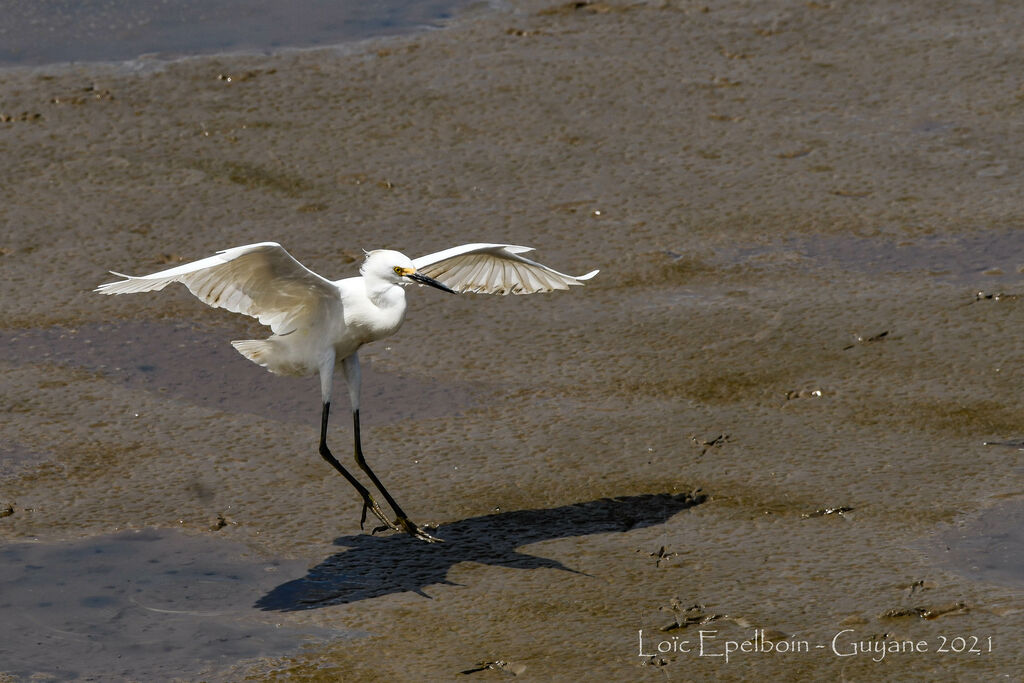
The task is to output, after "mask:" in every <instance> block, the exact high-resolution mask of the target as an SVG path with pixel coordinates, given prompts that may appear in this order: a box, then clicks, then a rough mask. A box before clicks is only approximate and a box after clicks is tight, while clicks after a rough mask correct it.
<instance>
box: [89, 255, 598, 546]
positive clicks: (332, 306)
mask: <svg viewBox="0 0 1024 683" xmlns="http://www.w3.org/2000/svg"><path fill="white" fill-rule="evenodd" d="M528 251H532V249H531V248H530V247H518V246H514V245H510V244H464V245H462V246H458V247H453V248H451V249H446V250H444V251H439V252H436V253H434V254H428V255H427V256H421V257H420V258H417V259H410V258H409V257H407V256H405V255H404V254H401V253H399V252H397V251H391V250H388V249H379V250H375V251H370V252H367V254H366V260H365V261H364V262H363V264H362V266H361V267H360V268H359V272H360V274H361V275H360V276H359V277H350V278H345V279H343V280H338V281H335V282H332V281H331V280H327V279H326V278H323V277H321V276H319V275H317V274H316V273H314V272H313V271H311V270H309V269H308V268H306V267H305V266H303V265H302V264H301V263H299V262H298V261H296V260H295V259H294V258H293V257H292V255H291V254H289V253H288V252H287V251H285V249H284V248H283V247H282V246H281V245H280V244H277V243H276V242H261V243H259V244H249V245H246V246H242V247H234V248H233V249H225V250H223V251H220V252H217V254H216V255H214V256H210V257H209V258H205V259H202V260H199V261H194V262H192V263H186V264H184V265H181V266H177V267H175V268H170V269H168V270H162V271H160V272H159V273H153V274H152V275H142V276H139V277H133V276H131V275H123V274H121V273H116V272H114V271H111V273H112V274H113V275H116V276H118V277H122V278H124V279H123V280H120V281H118V282H108V283H106V284H102V285H100V286H99V287H97V288H96V289H95V290H94V291H97V292H101V293H103V294H128V293H134V292H149V291H158V290H161V289H163V288H164V287H166V286H167V285H169V284H171V283H172V282H180V283H182V284H183V285H185V286H186V287H188V289H189V291H190V292H192V294H194V295H195V296H197V297H198V298H199V299H200V300H202V301H203V302H204V303H206V304H208V305H210V306H213V307H216V308H225V309H227V310H229V311H233V312H235V313H243V314H245V315H248V316H252V317H253V318H256V319H257V320H259V321H260V323H262V324H264V325H266V326H268V327H270V329H271V331H272V332H273V334H272V335H271V336H270V337H268V338H267V339H263V340H256V339H244V340H238V341H233V342H231V344H232V346H234V347H235V348H236V349H237V350H238V352H239V353H241V354H242V355H243V356H245V357H246V358H248V359H249V360H251V361H252V362H254V363H256V364H257V365H261V366H263V367H265V368H267V369H268V370H270V371H271V372H273V373H275V374H278V375H298V376H308V375H312V374H314V373H319V374H320V394H321V399H322V401H323V410H322V413H321V419H320V455H321V456H322V457H323V458H324V459H325V460H326V461H327V462H329V463H330V464H331V465H333V466H334V468H335V469H336V470H338V472H340V473H341V474H342V475H343V476H344V477H345V478H346V479H347V480H348V481H349V483H351V484H352V486H353V487H355V489H356V491H357V492H358V493H359V495H360V496H361V497H362V499H363V511H362V517H361V519H360V527H362V526H363V524H364V523H365V522H366V511H367V510H369V511H371V512H372V513H373V514H374V515H376V516H377V518H378V519H379V520H380V521H381V522H382V523H383V524H384V526H383V527H379V528H377V529H375V530H374V531H379V530H380V529H384V528H390V529H394V530H396V531H405V532H406V533H408V534H410V535H412V536H414V537H416V538H419V539H421V540H424V541H429V542H434V541H439V540H440V539H438V538H435V537H434V536H432V535H430V534H429V533H427V532H426V531H425V530H424V529H422V528H420V527H418V526H417V525H416V524H414V523H413V522H412V521H411V520H410V519H409V517H408V516H407V515H406V514H405V512H404V511H403V510H402V508H401V507H399V505H398V503H396V502H395V500H394V498H392V497H391V494H390V493H388V491H387V489H385V488H384V485H383V484H381V482H380V480H379V479H378V478H377V475H376V474H374V473H373V470H371V469H370V467H369V465H368V464H367V463H366V459H365V458H364V457H363V450H362V445H361V443H360V437H359V385H360V372H359V356H358V354H357V352H358V351H359V348H360V347H361V346H363V345H364V344H368V343H370V342H373V341H377V340H378V339H383V338H384V337H388V336H390V335H392V334H394V333H395V332H397V331H398V328H399V327H401V325H402V321H403V320H404V318H405V286H407V285H409V284H411V283H413V282H416V283H419V284H421V285H431V286H433V287H437V288H438V289H442V290H444V291H446V292H452V293H461V292H479V293H487V294H532V293H535V292H550V291H552V290H555V289H568V288H569V286H571V285H579V284H582V283H583V281H584V280H589V279H590V278H592V277H594V275H596V274H597V272H598V271H596V270H594V271H592V272H589V273H587V274H586V275H580V276H579V277H573V276H571V275H565V274H563V273H559V272H558V271H555V270H552V269H551V268H548V267H547V266H545V265H542V264H540V263H537V262H535V261H531V260H529V259H527V258H524V257H523V256H521V255H520V254H522V253H524V252H528ZM335 365H341V366H342V368H343V369H344V371H345V381H346V383H347V385H348V394H349V400H350V402H351V407H352V419H353V426H354V440H355V460H356V464H357V465H359V468H360V469H362V470H363V472H365V473H366V475H367V476H368V477H369V478H370V480H371V481H372V482H373V485H374V486H376V487H377V489H378V490H379V491H380V492H381V494H383V496H384V498H385V499H386V500H387V502H388V504H389V505H390V506H391V508H392V510H393V511H394V513H395V517H396V518H395V520H394V521H391V520H389V519H388V517H387V516H386V515H385V514H384V511H383V510H382V509H381V507H380V506H379V505H378V504H377V502H376V500H374V498H373V495H372V494H371V493H370V491H369V490H368V489H367V488H366V487H365V486H363V485H362V484H361V483H360V482H359V480H358V479H356V478H355V477H354V476H352V474H351V473H349V471H348V470H346V469H345V468H344V467H343V466H342V465H341V463H340V462H338V460H337V459H336V458H335V457H334V455H333V454H332V453H331V451H330V449H329V448H328V447H327V420H328V416H329V414H330V409H331V386H332V380H333V377H334V367H335Z"/></svg>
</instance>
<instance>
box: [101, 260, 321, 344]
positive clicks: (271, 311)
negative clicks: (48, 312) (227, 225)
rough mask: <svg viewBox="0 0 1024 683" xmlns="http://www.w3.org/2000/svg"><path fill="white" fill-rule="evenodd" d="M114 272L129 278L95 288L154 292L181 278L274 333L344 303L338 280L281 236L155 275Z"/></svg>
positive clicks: (206, 298)
mask: <svg viewBox="0 0 1024 683" xmlns="http://www.w3.org/2000/svg"><path fill="white" fill-rule="evenodd" d="M114 275H117V276H118V277H122V278H125V279H124V280H120V281H118V282H108V283H106V284H102V285H100V286H99V287H97V288H96V290H95V291H97V292H101V293H103V294H129V293H135V292H150V291H159V290H161V289H163V288H164V287H166V286H167V285H169V284H171V283H172V282H180V283H182V284H183V285H185V286H186V287H188V290H189V291H190V292H192V294H194V295H195V296H196V297H197V298H198V299H200V300H201V301H203V303H206V304H207V305H209V306H213V307H214V308H224V309H226V310H229V311H232V312H235V313H242V314H244V315H248V316H251V317H253V318H256V319H257V320H259V321H260V322H261V323H262V324H264V325H267V326H269V327H270V328H271V329H272V330H273V331H274V333H275V334H287V333H288V332H291V331H293V330H294V329H295V328H296V327H297V326H298V325H300V324H302V322H303V321H307V320H312V319H315V318H318V317H319V316H321V315H323V313H324V311H325V310H326V308H327V307H328V306H330V305H331V304H332V302H333V303H335V304H339V303H340V297H339V293H338V288H337V287H336V286H335V285H334V283H332V282H331V281H330V280H327V279H325V278H323V277H321V276H319V275H317V274H316V273H314V272H313V271H311V270H309V269H308V268H306V267H305V266H303V265H302V264H301V263H299V262H298V261H296V260H295V259H294V258H293V257H292V255H291V254H289V253H288V252H287V251H285V249H284V247H282V246H281V245H280V244H277V243H276V242H260V243H259V244H249V245H246V246H243V247H235V248H233V249H225V250H224V251H220V252H217V254H215V255H214V256H211V257H209V258H205V259H201V260H199V261H193V262H192V263H186V264H184V265H181V266H176V267H174V268H169V269H167V270H162V271H160V272H158V273H153V274H151V275H142V276H138V277H134V276H131V275H123V274H121V273H114Z"/></svg>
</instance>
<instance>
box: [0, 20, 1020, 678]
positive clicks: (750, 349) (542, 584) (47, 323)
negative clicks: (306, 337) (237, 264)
mask: <svg viewBox="0 0 1024 683" xmlns="http://www.w3.org/2000/svg"><path fill="white" fill-rule="evenodd" d="M1022 23H1024V9H1022V8H1020V7H1018V6H1017V5H1015V4H1013V3H999V2H977V3H959V2H956V3H954V2H938V3H934V2H927V3H926V2H896V3H894V2H881V1H879V2H870V1H869V2H858V3H843V2H783V1H781V0H770V1H768V2H756V3H754V2H749V3H748V2H732V1H730V2H725V1H723V2H714V1H712V2H706V3H690V2H656V3H603V2H596V3H590V4H580V3H572V4H562V3H558V2H527V3H509V4H508V5H505V6H502V7H500V8H498V9H496V10H488V11H482V10H481V11H476V12H470V13H469V14H467V15H466V16H464V17H463V18H462V19H460V20H458V21H456V22H454V23H453V24H452V25H451V26H450V27H448V28H446V29H444V30H442V31H435V32H430V33H426V34H418V35H413V36H405V37H399V38H390V39H387V40H378V41H375V42H366V43H359V44H355V45H349V46H346V47H345V48H342V49H330V50H320V51H312V52H304V53H293V54H285V55H278V56H248V57H246V56H233V57H223V56H222V57H202V58H195V59H189V60H184V61H180V62H174V63H160V62H156V61H152V60H149V61H145V62H140V63H135V64H129V65H107V66H104V65H79V66H65V67H40V68H33V69H29V68H18V69H7V70H3V71H0V154H2V159H3V166H4V172H3V181H2V182H0V224H2V226H3V230H2V237H0V272H2V274H3V289H2V291H0V320H2V323H0V339H2V348H3V350H4V353H3V356H2V358H0V367H2V380H0V405H2V407H3V409H2V411H0V425H2V426H0V429H2V434H3V443H2V445H0V558H2V562H3V566H2V568H0V616H2V619H0V621H2V622H3V623H4V628H5V629H7V631H8V632H10V631H11V630H12V629H16V632H17V633H18V634H19V635H18V637H17V638H13V637H12V638H7V637H2V638H0V672H6V674H5V675H6V676H7V677H9V678H12V679H14V680H19V679H21V678H28V677H31V676H32V675H33V674H38V675H39V676H40V677H43V678H45V677H46V676H50V677H53V678H56V679H74V678H76V677H78V678H86V677H89V676H103V675H106V676H113V677H115V678H116V677H122V678H124V677H128V678H138V679H143V680H145V679H154V678H156V679H164V678H170V677H173V676H180V677H182V678H185V679H191V680H197V679H205V680H239V679H244V678H245V677H247V676H248V677H253V678H257V679H261V680H274V679H282V680H283V679H285V678H287V679H289V680H356V679H359V678H364V679H371V680H382V679H393V680H496V679H503V678H509V677H512V676H517V677H519V678H523V679H525V680H545V681H546V680H565V681H569V680H580V679H583V678H587V677H592V676H594V675H598V676H599V677H601V678H602V679H607V680H658V681H660V680H710V679H719V680H752V679H762V680H879V679H882V680H909V679H921V680H936V679H954V678H955V679H960V680H993V679H997V678H1001V677H1011V678H1013V677H1017V676H1019V672H1020V671H1021V670H1024V647H1022V646H1021V645H1022V643H1021V632H1022V627H1024V612H1022V610H1024V571H1022V570H1021V567H1022V566H1024V563H1022V562H1021V560H1022V558H1024V538H1022V536H1021V532H1020V528H1021V527H1020V521H1021V519H1022V514H1024V484H1022V475H1024V465H1022V464H1021V455H1022V452H1021V446H1022V443H1021V442H1022V439H1024V403H1022V398H1021V392H1020V388H1021V384H1022V382H1021V379H1022V373H1021V368H1022V367H1024V347H1022V343H1021V329H1022V328H1021V325H1022V322H1024V320H1022V306H1024V273H1022V268H1024V231H1022V229H1021V228H1022V225H1024V208H1022V207H1024V205H1022V202H1021V184H1022V183H1021V181H1022V172H1024V130H1022V126H1024V124H1022V121H1024V117H1022V114H1024V80H1022V75H1021V74H1024V55H1022V53H1021V51H1020V34H1019V27H1020V26H1021V25H1022ZM261 240H277V241H280V242H282V243H283V244H284V245H285V246H286V247H287V248H288V249H289V250H290V251H291V253H292V254H293V255H295V256H296V257H297V258H298V259H299V260H301V261H302V262H303V263H305V264H306V265H308V266H309V267H310V268H312V269H313V270H315V271H317V272H319V273H321V274H324V275H325V276H328V277H332V278H341V277H345V276H348V275H352V274H355V273H356V271H357V268H358V261H359V259H360V258H361V255H362V251H361V250H362V249H371V248H378V247H390V248H396V249H399V250H402V251H404V252H406V253H408V254H410V255H413V256H416V255H420V254H425V253H429V252H431V251H435V250H437V249H441V248H445V247H448V246H451V245H455V244H461V243H464V242H474V241H499V242H509V243H514V244H525V245H531V246H535V247H537V248H538V250H539V251H538V254H537V256H538V258H539V259H540V260H542V261H543V262H545V263H548V264H550V265H552V266H553V267H555V268H558V269H559V270H563V271H565V272H569V273H582V272H586V271H587V270H590V269H591V268H600V269H601V270H602V272H601V274H600V275H599V276H598V277H597V278H595V279H594V280H593V281H591V282H589V283H588V284H587V285H586V286H585V287H583V288H574V289H573V290H572V291H570V292H561V293H556V294H552V295H547V296H532V297H507V298H484V297H479V296H469V295H467V296H462V297H454V296H449V295H444V294H442V293H441V292H437V291H435V290H430V289H414V290H410V292H409V294H410V311H409V315H408V318H407V321H406V325H405V327H403V329H402V330H401V331H400V333H399V334H398V335H397V336H395V337H394V338H392V339H390V340H388V341H386V342H382V343H378V344H377V345H375V346H371V347H368V348H366V349H365V350H364V352H363V353H362V354H361V356H362V357H363V360H364V368H366V370H365V375H366V376H365V377H364V396H365V397H366V399H365V400H366V403H365V406H364V416H365V419H366V422H365V427H366V428H365V430H364V433H363V442H364V446H365V449H366V452H367V457H368V458H369V460H370V461H371V463H372V464H373V465H374V467H375V469H376V470H377V472H378V473H379V474H381V476H382V478H383V479H384V481H385V482H386V483H387V485H388V487H389V489H390V490H391V491H392V492H393V493H394V494H395V496H396V497H397V498H398V500H399V501H400V502H402V504H403V505H404V507H405V508H406V509H407V511H408V512H409V513H410V515H411V516H412V518H413V519H414V520H416V521H417V522H420V523H435V524H437V525H438V529H437V532H436V533H437V535H438V536H440V537H442V538H444V539H446V540H447V543H445V544H443V545H436V546H430V545H427V544H424V543H420V542H418V541H415V540H413V539H410V538H406V537H404V536H394V535H378V536H371V535H369V534H368V533H361V532H360V529H359V512H360V504H359V500H358V498H357V497H356V496H355V495H354V494H353V492H352V491H351V490H350V489H349V487H348V485H347V484H346V483H345V482H344V480H342V479H341V478H340V477H338V476H337V475H336V474H335V473H334V472H332V471H331V469H330V468H329V467H328V466H327V465H325V464H324V463H323V462H322V461H321V460H320V458H319V457H318V456H317V454H316V439H317V428H318V423H319V422H318V421H319V405H318V402H319V401H318V399H319V396H318V392H317V389H316V380H315V379H309V380H284V379H280V378H275V377H272V376H270V375H268V374H266V373H265V372H264V371H262V370H261V369H259V368H257V367H256V366H254V365H252V364H251V363H249V362H248V361H246V360H245V359H244V358H242V357H241V356H239V355H238V354H236V353H234V351H233V350H232V349H231V347H230V346H228V341H229V340H231V339H244V338H250V337H252V336H254V335H257V334H259V329H258V325H255V324H254V323H253V322H252V321H249V320H247V319H243V318H240V317H238V316H234V315H232V314H229V313H226V312H224V311H216V310H211V309H207V308H206V307H205V306H203V305H202V304H201V303H199V302H197V301H196V300H194V299H193V298H192V297H191V296H190V295H189V294H188V293H187V292H185V291H183V290H182V288H177V289H168V290H166V291H164V292H161V293H157V294H149V295H135V296H125V297H116V298H115V297H109V298H108V297H102V296H98V295H96V294H93V293H91V291H90V290H91V289H92V288H94V287H95V286H96V285H98V284H100V283H101V282H104V281H106V280H107V278H108V276H106V275H105V273H106V271H107V270H108V269H114V270H123V271H127V272H131V273H144V272H150V271H153V270H157V269H160V268H164V267H167V266H168V264H174V263H179V262H182V261H187V260H193V259H197V258H201V257H204V256H207V255H209V254H210V253H212V252H213V251H215V250H217V249H222V248H226V247H230V246H235V245H240V244H246V243H249V242H255V241H261ZM341 396H344V393H343V392H342V393H341ZM336 415H338V416H339V417H336V418H335V420H334V421H333V423H332V433H331V441H332V443H333V445H334V447H335V451H336V453H338V454H339V455H341V454H345V453H347V452H348V448H349V443H350V439H351V434H350V431H349V424H348V420H347V419H346V416H345V413H344V411H343V410H340V409H339V410H338V411H337V412H336ZM986 442H993V445H985V444H986ZM105 556H106V557H108V558H110V559H109V560H104V559H103V558H104V557H105ZM218 587H222V588H218ZM55 602H56V603H58V604H59V605H65V606H66V609H61V610H60V611H59V612H58V611H55V608H54V603H55ZM702 633H703V636H702ZM702 637H703V639H704V650H703V651H701V650H700V649H699V648H700V642H701V638H702ZM154 639H155V640H159V641H161V642H164V643H165V644H166V646H167V649H164V650H161V649H159V648H155V647H153V646H152V640H154ZM218 643H220V644H221V645H220V646H218ZM40 644H42V645H40ZM895 650H900V651H895ZM726 652H728V658H726V656H725V654H726ZM168 653H170V654H168ZM126 660H127V661H128V662H129V663H125V662H126Z"/></svg>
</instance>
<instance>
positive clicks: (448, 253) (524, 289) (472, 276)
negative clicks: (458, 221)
mask: <svg viewBox="0 0 1024 683" xmlns="http://www.w3.org/2000/svg"><path fill="white" fill-rule="evenodd" d="M527 251H533V248H532V247H517V246H515V245H512V244H463V245H462V246H459V247H452V248H451V249H445V250H444V251H439V252H437V253H434V254H428V255H426V256H421V257H419V258H417V259H413V265H414V266H416V271H417V272H418V273H422V274H424V275H428V276H430V277H432V278H434V279H435V280H439V281H440V282H442V283H443V284H445V285H447V286H448V287H451V288H452V289H454V290H455V291H456V292H472V293H482V294H534V293H537V292H550V291H553V290H556V289H568V288H569V286H570V285H581V284H583V280H589V279H590V278H592V277H594V276H595V275H597V272H598V271H596V270H593V271H591V272H589V273H587V274H586V275H580V276H577V277H574V276H572V275H566V274H564V273H559V272H558V271H557V270H552V269H551V268H548V267H547V266H545V265H543V264H541V263H537V262H536V261H531V260H530V259H528V258H523V257H522V256H520V255H519V254H522V253H524V252H527Z"/></svg>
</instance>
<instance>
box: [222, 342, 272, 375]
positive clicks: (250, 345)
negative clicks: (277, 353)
mask: <svg viewBox="0 0 1024 683" xmlns="http://www.w3.org/2000/svg"><path fill="white" fill-rule="evenodd" d="M231 345H232V346H234V347H235V350H236V351H238V352H239V353H240V354H242V355H243V356H245V357H246V358H248V359H249V360H251V361H252V362H253V363H255V364H256V365H259V366H262V367H264V368H265V367H267V365H268V363H269V362H270V354H271V351H272V350H273V345H272V344H271V343H270V342H269V341H266V340H261V339H236V340H235V341H233V342H231Z"/></svg>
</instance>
